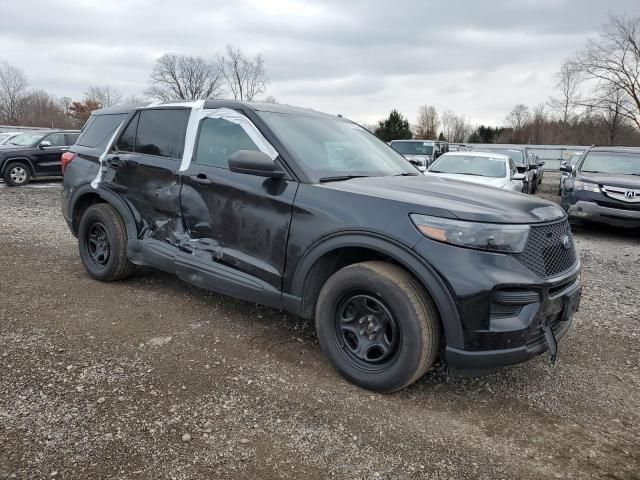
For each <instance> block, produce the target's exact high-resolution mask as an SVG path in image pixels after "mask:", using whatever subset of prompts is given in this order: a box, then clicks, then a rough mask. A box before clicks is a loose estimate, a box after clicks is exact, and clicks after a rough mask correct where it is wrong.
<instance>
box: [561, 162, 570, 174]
mask: <svg viewBox="0 0 640 480" xmlns="http://www.w3.org/2000/svg"><path fill="white" fill-rule="evenodd" d="M560 171H561V172H567V173H571V172H573V165H566V164H565V165H560Z"/></svg>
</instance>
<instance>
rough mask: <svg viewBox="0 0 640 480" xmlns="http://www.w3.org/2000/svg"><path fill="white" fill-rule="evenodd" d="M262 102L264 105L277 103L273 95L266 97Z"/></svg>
mask: <svg viewBox="0 0 640 480" xmlns="http://www.w3.org/2000/svg"><path fill="white" fill-rule="evenodd" d="M262 101H263V102H264V103H278V99H277V98H276V97H274V96H273V95H267V96H266V97H265V98H264V100H262Z"/></svg>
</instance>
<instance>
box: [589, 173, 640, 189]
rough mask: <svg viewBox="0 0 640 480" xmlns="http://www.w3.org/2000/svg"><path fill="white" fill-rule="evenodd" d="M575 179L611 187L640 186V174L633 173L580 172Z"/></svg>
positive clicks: (634, 187)
mask: <svg viewBox="0 0 640 480" xmlns="http://www.w3.org/2000/svg"><path fill="white" fill-rule="evenodd" d="M577 179H578V180H584V181H585V182H591V183H599V184H601V185H610V186H612V187H623V188H624V187H626V188H633V189H636V188H640V176H635V175H619V174H614V173H590V172H584V173H582V172H580V173H579V174H578V176H577Z"/></svg>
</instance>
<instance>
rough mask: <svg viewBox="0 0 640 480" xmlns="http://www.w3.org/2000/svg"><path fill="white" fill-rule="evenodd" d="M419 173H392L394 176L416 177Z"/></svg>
mask: <svg viewBox="0 0 640 480" xmlns="http://www.w3.org/2000/svg"><path fill="white" fill-rule="evenodd" d="M418 175H420V174H419V173H411V172H404V173H398V174H396V175H394V177H417V176H418Z"/></svg>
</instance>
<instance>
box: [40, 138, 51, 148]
mask: <svg viewBox="0 0 640 480" xmlns="http://www.w3.org/2000/svg"><path fill="white" fill-rule="evenodd" d="M50 146H51V142H50V141H49V140H43V141H41V142H40V145H38V148H39V149H40V150H44V149H45V148H47V147H50Z"/></svg>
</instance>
